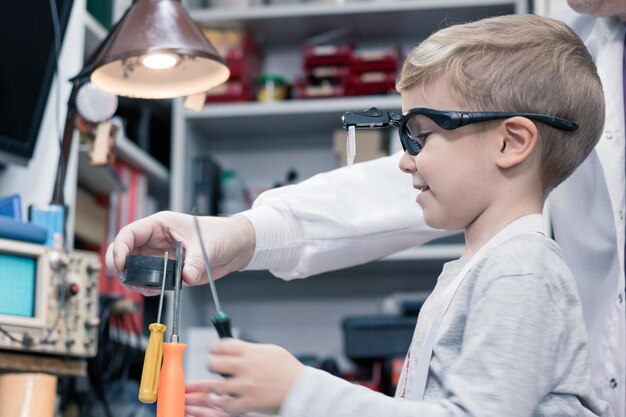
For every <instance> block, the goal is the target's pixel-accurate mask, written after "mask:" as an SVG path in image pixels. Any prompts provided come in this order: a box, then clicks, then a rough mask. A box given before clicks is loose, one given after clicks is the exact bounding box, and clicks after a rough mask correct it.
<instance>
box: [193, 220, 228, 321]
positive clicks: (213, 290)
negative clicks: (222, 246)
mask: <svg viewBox="0 0 626 417" xmlns="http://www.w3.org/2000/svg"><path fill="white" fill-rule="evenodd" d="M191 217H193V221H194V223H195V225H196V232H197V233H198V240H200V249H202V257H203V258H204V268H205V269H206V274H207V276H208V277H209V286H210V287H211V294H212V295H213V302H214V303H215V310H216V311H217V312H218V313H221V312H222V306H221V305H220V300H219V298H218V297H217V289H216V288H215V282H213V276H212V275H211V265H210V264H209V257H208V256H207V254H206V249H205V247H204V241H203V240H202V235H201V234H200V224H199V223H198V218H197V217H196V216H194V215H193V214H192V216H191Z"/></svg>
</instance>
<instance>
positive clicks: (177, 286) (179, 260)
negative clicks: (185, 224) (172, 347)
mask: <svg viewBox="0 0 626 417" xmlns="http://www.w3.org/2000/svg"><path fill="white" fill-rule="evenodd" d="M182 272H183V243H182V242H176V280H175V281H174V319H173V320H172V340H171V341H172V343H178V324H179V320H180V290H181V287H182V285H183V280H182Z"/></svg>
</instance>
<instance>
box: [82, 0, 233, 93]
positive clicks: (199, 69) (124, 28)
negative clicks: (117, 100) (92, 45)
mask: <svg viewBox="0 0 626 417" xmlns="http://www.w3.org/2000/svg"><path fill="white" fill-rule="evenodd" d="M153 53H168V54H171V55H174V56H176V57H177V58H178V63H177V64H176V65H175V66H173V67H171V68H168V69H151V68H147V67H145V66H144V65H142V64H141V57H144V56H147V55H149V54H153ZM96 54H97V56H96V57H95V60H93V61H92V62H93V64H92V65H90V66H89V67H90V68H93V71H92V73H91V82H92V83H93V84H94V85H96V86H97V87H98V88H101V89H102V90H105V91H109V92H111V93H113V94H116V95H120V96H127V97H137V98H154V99H156V98H172V97H180V96H187V95H191V94H197V93H202V92H204V91H207V90H210V89H211V88H213V87H216V86H218V85H220V84H222V83H223V82H225V81H226V80H227V79H228V77H229V75H230V71H229V70H228V67H227V66H226V63H225V61H224V59H223V58H222V57H221V56H220V55H219V53H218V52H217V50H216V49H215V48H214V47H213V45H211V43H210V42H209V41H208V40H207V39H206V37H205V36H204V35H203V34H202V32H201V31H200V30H199V29H198V27H197V26H196V25H195V23H194V22H193V21H192V20H191V17H190V16H189V15H188V14H187V12H186V11H185V9H184V7H183V6H182V4H181V3H180V0H134V2H133V4H132V6H131V7H130V8H129V9H128V11H127V12H126V14H125V15H124V17H122V19H121V20H120V21H119V22H118V23H117V25H116V26H115V27H114V28H113V30H112V31H111V32H110V33H109V36H108V37H107V38H106V39H105V40H104V42H103V45H102V47H101V48H100V50H99V51H98V52H96Z"/></svg>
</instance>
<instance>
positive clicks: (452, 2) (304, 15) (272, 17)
mask: <svg viewBox="0 0 626 417" xmlns="http://www.w3.org/2000/svg"><path fill="white" fill-rule="evenodd" d="M190 3H191V2H190ZM444 8H445V9H446V10H447V11H449V13H448V14H449V16H454V18H453V20H452V22H467V21H472V20H477V19H480V18H482V17H485V16H493V15H495V14H498V13H503V12H505V13H514V12H516V11H517V12H523V11H526V2H525V1H524V2H522V1H502V0H499V1H498V0H478V1H465V0H405V1H380V0H377V1H359V2H357V1H354V2H345V3H339V4H338V3H337V2H334V3H333V2H326V3H323V2H320V3H301V4H278V5H268V6H257V7H250V8H240V9H237V8H215V7H213V8H206V9H199V8H195V9H190V14H191V16H192V18H193V19H194V20H195V21H196V22H198V23H199V24H201V25H210V26H231V25H235V24H243V25H245V27H246V28H247V29H248V30H249V31H250V32H251V33H252V34H253V36H254V37H255V39H257V40H258V41H259V42H261V43H263V42H268V43H281V42H285V41H289V42H291V41H293V40H295V39H305V38H307V37H309V36H313V35H316V34H319V33H321V32H324V31H327V30H335V29H337V28H345V29H349V30H350V32H351V33H352V34H353V35H354V36H356V37H366V38H370V39H372V38H379V37H389V36H390V35H392V36H395V37H413V38H415V39H419V38H422V37H424V36H428V35H429V34H430V33H432V32H433V31H434V30H437V29H438V28H440V27H441V23H442V20H441V18H440V16H441V10H442V9H444ZM451 19H452V18H451ZM418 22H419V24H418ZM452 22H451V23H452ZM287 33H288V34H289V36H287V37H286V36H285V34H287Z"/></svg>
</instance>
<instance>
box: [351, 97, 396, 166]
mask: <svg viewBox="0 0 626 417" xmlns="http://www.w3.org/2000/svg"><path fill="white" fill-rule="evenodd" d="M401 122H402V115H399V114H397V113H393V112H388V111H385V110H379V109H377V108H376V107H370V108H369V109H367V110H363V111H358V112H356V111H348V112H345V113H344V114H343V116H341V123H342V124H343V128H344V129H346V130H347V131H348V143H347V150H346V155H347V160H348V161H347V162H348V168H350V167H351V166H352V163H353V162H354V157H355V155H356V143H355V136H356V134H355V129H383V128H387V127H389V126H394V127H399V126H400V123H401Z"/></svg>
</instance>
